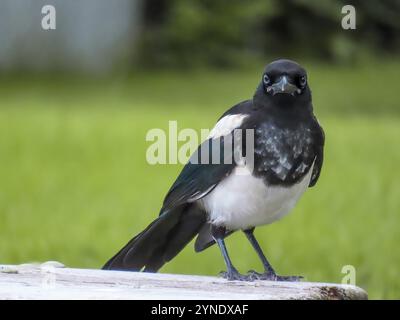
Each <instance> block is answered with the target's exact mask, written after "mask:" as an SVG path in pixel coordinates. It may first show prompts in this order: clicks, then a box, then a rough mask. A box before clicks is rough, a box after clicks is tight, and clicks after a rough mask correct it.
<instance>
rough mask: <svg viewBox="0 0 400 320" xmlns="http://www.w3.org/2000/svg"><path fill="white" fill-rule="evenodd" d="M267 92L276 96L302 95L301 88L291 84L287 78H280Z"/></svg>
mask: <svg viewBox="0 0 400 320" xmlns="http://www.w3.org/2000/svg"><path fill="white" fill-rule="evenodd" d="M267 91H268V92H270V93H272V95H273V96H274V95H276V94H278V93H281V94H282V93H286V94H290V95H292V96H294V94H295V93H300V92H301V91H300V88H298V87H297V86H296V85H295V84H293V83H291V82H290V81H289V79H288V77H287V76H285V75H284V76H282V77H280V78H279V79H278V80H277V81H276V82H275V83H273V84H272V85H271V86H269V87H268V88H267Z"/></svg>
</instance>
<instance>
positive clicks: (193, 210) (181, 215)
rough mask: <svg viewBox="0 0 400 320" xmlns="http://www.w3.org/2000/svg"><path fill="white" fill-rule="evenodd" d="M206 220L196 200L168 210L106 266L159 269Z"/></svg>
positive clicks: (185, 243)
mask: <svg viewBox="0 0 400 320" xmlns="http://www.w3.org/2000/svg"><path fill="white" fill-rule="evenodd" d="M205 220H206V215H205V213H204V211H202V209H201V208H199V207H198V206H197V205H196V204H194V203H193V204H185V205H182V206H179V207H176V208H173V209H171V210H167V211H165V212H163V213H162V214H161V215H160V216H159V217H158V218H157V219H156V220H154V221H153V222H152V223H151V224H150V225H149V226H148V227H147V228H146V229H145V230H143V231H142V232H141V233H139V234H138V235H137V236H136V237H134V238H133V239H132V240H130V241H129V242H128V243H127V244H126V245H125V247H123V248H122V249H121V250H120V251H119V252H118V253H117V254H116V255H115V256H114V257H112V258H111V259H110V260H109V261H108V262H107V263H106V264H105V265H104V267H103V269H104V270H129V271H140V270H142V269H144V270H143V271H147V272H157V271H158V270H159V269H160V268H161V267H162V266H163V265H164V264H165V263H166V262H168V261H170V260H171V259H172V258H174V257H175V256H176V255H177V254H178V253H179V252H180V251H181V250H182V249H183V248H184V247H185V246H186V245H187V244H188V243H189V242H190V241H191V240H192V239H193V238H194V236H195V235H196V234H197V233H198V232H199V230H200V228H201V227H202V226H203V224H204V223H205Z"/></svg>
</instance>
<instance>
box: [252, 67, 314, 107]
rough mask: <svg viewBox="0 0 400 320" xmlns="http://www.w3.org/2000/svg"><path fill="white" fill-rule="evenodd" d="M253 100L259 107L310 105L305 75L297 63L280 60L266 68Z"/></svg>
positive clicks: (309, 94) (309, 93)
mask: <svg viewBox="0 0 400 320" xmlns="http://www.w3.org/2000/svg"><path fill="white" fill-rule="evenodd" d="M254 99H255V100H256V102H257V103H259V104H261V105H265V104H268V105H271V104H272V105H278V106H280V107H290V106H293V105H301V104H303V103H305V104H310V102H311V91H310V88H309V87H308V82H307V73H306V71H305V70H304V68H302V67H301V66H300V65H299V64H298V63H296V62H294V61H291V60H287V59H280V60H276V61H273V62H271V63H270V64H269V65H267V66H266V68H265V70H264V72H263V74H262V78H261V82H260V84H259V86H258V87H257V90H256V93H255V95H254Z"/></svg>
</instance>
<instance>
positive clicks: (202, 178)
mask: <svg viewBox="0 0 400 320" xmlns="http://www.w3.org/2000/svg"><path fill="white" fill-rule="evenodd" d="M237 131H239V132H241V134H240V135H239V137H240V138H241V139H240V143H238V144H236V145H235V142H236V141H237V135H235V134H233V133H234V132H237ZM248 131H249V132H252V133H253V137H252V144H251V148H247V147H248V146H250V144H249V141H247V140H246V139H243V136H244V134H243V133H242V132H248ZM246 137H247V136H246ZM237 145H239V146H240V147H239V148H237ZM323 147H324V133H323V130H322V128H321V126H320V125H319V123H318V121H317V120H316V117H315V116H314V113H313V107H312V102H311V91H310V88H309V86H308V81H307V74H306V71H305V70H304V69H303V68H302V67H301V66H300V65H299V64H297V63H296V62H294V61H290V60H285V59H281V60H277V61H274V62H272V63H270V64H269V65H267V67H266V68H265V70H264V72H263V74H262V79H261V81H260V84H259V85H258V87H257V89H256V92H255V94H254V96H253V99H251V100H246V101H243V102H241V103H239V104H237V105H235V106H234V107H232V108H231V109H229V110H228V111H226V112H225V113H224V114H223V115H222V117H221V118H220V119H219V121H218V122H217V124H216V125H215V127H214V128H213V130H212V131H211V133H210V135H209V137H208V139H207V140H206V141H205V142H203V143H202V144H201V146H200V147H199V150H204V149H205V150H206V151H207V150H208V151H209V155H208V156H207V157H206V160H207V161H203V160H204V159H203V158H201V157H200V156H199V154H200V153H201V152H200V151H199V150H198V152H196V153H195V154H194V155H193V156H192V157H191V160H190V161H189V162H188V164H186V166H185V167H184V168H183V170H182V172H181V173H180V175H179V176H178V178H177V179H176V181H175V183H174V184H173V185H172V187H171V189H170V190H169V192H168V193H167V195H166V197H165V200H164V203H163V206H162V208H161V211H160V214H159V217H158V218H157V219H155V220H154V221H153V222H152V223H151V224H150V225H149V226H148V227H147V228H146V229H145V230H143V231H142V232H141V233H139V234H138V235H137V236H136V237H134V238H133V239H132V240H130V241H129V242H128V243H127V244H126V245H125V246H124V247H123V248H122V249H121V250H120V251H119V252H118V253H117V254H116V255H115V256H114V257H112V258H111V259H110V260H109V261H108V262H107V263H106V264H105V265H104V267H103V269H106V270H127V271H145V272H157V271H158V270H159V269H160V268H161V267H162V266H163V265H164V264H165V263H166V262H168V261H170V260H171V259H173V258H174V257H175V256H176V255H177V254H178V253H179V252H180V251H181V250H182V249H183V248H184V247H185V246H186V245H187V244H188V243H189V242H190V241H191V240H192V239H193V238H194V237H196V236H197V239H196V241H195V250H196V252H199V251H202V250H204V249H206V248H208V247H209V246H211V245H213V244H215V243H217V245H218V246H219V248H220V250H221V253H222V256H223V258H224V261H225V264H226V267H227V271H226V272H224V273H223V276H224V277H226V278H227V279H229V280H253V279H266V280H287V281H295V280H299V279H300V278H301V277H297V276H278V275H277V274H276V273H275V271H274V269H273V268H272V266H271V265H270V263H269V262H268V260H267V258H266V257H265V255H264V253H263V251H262V250H261V248H260V245H259V244H258V242H257V240H256V238H255V236H254V234H253V231H254V228H255V227H257V226H260V225H265V224H270V223H272V222H274V221H276V220H278V219H280V218H282V217H283V216H285V215H286V214H287V213H289V212H290V211H291V209H292V208H293V207H294V206H295V204H296V203H297V201H298V200H299V198H300V197H301V195H302V194H303V193H304V191H305V190H306V189H307V188H308V187H312V186H314V185H315V184H316V182H317V180H318V178H319V175H320V172H321V167H322V162H323ZM215 149H217V151H219V152H218V155H219V160H221V161H210V159H211V158H210V154H212V155H214V153H215V152H214V151H215ZM248 149H249V150H248ZM226 150H228V152H226ZM244 150H246V159H247V158H249V157H248V156H249V155H251V157H250V158H251V159H252V161H251V163H250V162H249V161H247V162H246V161H245V162H244V163H243V161H237V160H236V159H237V158H239V159H241V160H243V156H244ZM237 153H239V154H240V156H242V157H235V155H236V154H237ZM221 154H223V155H224V157H223V158H222V156H221ZM226 154H229V155H230V156H231V159H233V161H225V160H226V159H227V158H225V156H226ZM228 158H229V157H228ZM193 160H195V161H193ZM211 160H214V158H212V159H211ZM237 230H242V231H243V232H244V233H245V235H246V237H247V238H248V240H249V241H250V243H251V245H252V246H253V248H254V249H255V251H256V252H257V254H258V256H259V258H260V259H261V261H262V263H263V266H264V269H265V270H264V271H263V272H262V273H257V272H254V271H252V272H249V273H248V274H247V275H242V274H240V273H239V272H238V271H237V269H236V268H235V267H234V266H233V264H232V262H231V259H230V258H229V255H228V251H227V249H226V247H225V241H224V239H225V238H226V237H227V236H228V235H230V234H231V233H232V232H235V231H237Z"/></svg>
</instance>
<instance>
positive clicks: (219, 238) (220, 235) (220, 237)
mask: <svg viewBox="0 0 400 320" xmlns="http://www.w3.org/2000/svg"><path fill="white" fill-rule="evenodd" d="M225 232H226V229H225V227H221V226H211V235H212V237H213V238H214V240H215V242H216V243H217V244H218V247H219V249H220V250H221V253H222V256H223V258H224V261H225V264H226V268H227V271H226V272H221V275H222V277H224V278H225V279H228V280H240V281H248V280H252V277H250V276H246V275H242V274H240V273H239V271H237V269H236V268H235V267H234V266H233V264H232V261H231V259H230V258H229V255H228V251H227V250H226V247H225V241H224V236H225Z"/></svg>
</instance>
